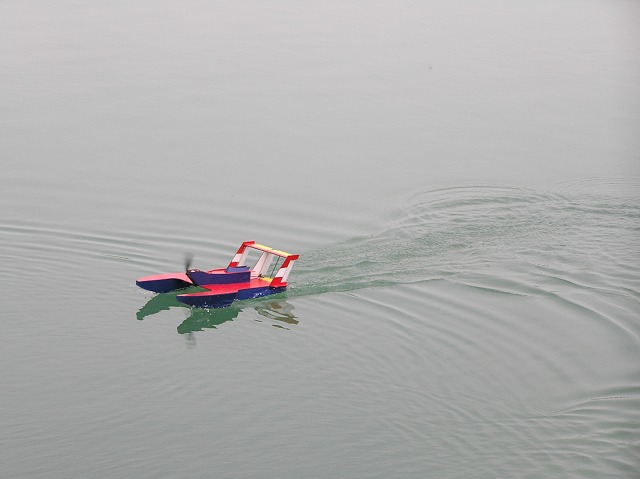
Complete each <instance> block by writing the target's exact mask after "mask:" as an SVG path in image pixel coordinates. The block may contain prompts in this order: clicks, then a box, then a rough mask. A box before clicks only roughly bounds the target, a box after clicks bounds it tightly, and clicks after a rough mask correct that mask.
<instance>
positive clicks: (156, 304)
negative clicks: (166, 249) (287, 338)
mask: <svg viewBox="0 0 640 479" xmlns="http://www.w3.org/2000/svg"><path fill="white" fill-rule="evenodd" d="M183 293H184V290H182V291H178V292H175V293H166V294H158V295H155V296H153V297H152V298H151V299H150V300H149V301H148V302H147V304H145V305H144V306H143V307H142V308H140V310H139V311H138V312H137V314H136V318H137V319H138V320H139V321H142V320H144V319H146V318H147V317H149V316H152V315H154V314H157V313H160V312H162V311H168V310H169V309H170V308H184V309H188V310H189V311H190V314H189V316H188V317H187V318H186V319H185V320H184V321H183V322H182V323H181V324H180V325H179V326H178V327H177V331H178V333H179V334H188V333H193V332H196V331H202V330H204V329H214V328H216V327H217V326H219V325H221V324H222V323H226V322H227V321H233V320H234V319H235V318H236V317H238V315H239V314H240V313H241V312H242V311H243V310H246V309H247V308H248V307H253V309H255V311H257V312H258V314H260V315H261V316H263V317H265V318H268V319H270V320H273V321H278V322H279V323H285V324H287V325H295V324H298V320H297V318H296V316H295V315H294V314H293V309H294V308H293V306H292V305H291V304H289V303H288V302H287V301H286V300H284V299H269V300H255V301H247V302H244V304H243V303H235V304H232V305H231V306H228V307H226V308H217V309H201V308H189V307H188V306H186V305H185V304H183V303H181V302H179V301H178V300H177V299H176V296H177V295H178V294H183ZM240 304H242V306H240ZM256 321H260V320H259V319H256ZM279 323H275V324H273V326H274V327H279V328H286V326H285V325H282V324H279Z"/></svg>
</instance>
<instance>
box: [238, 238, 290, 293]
mask: <svg viewBox="0 0 640 479" xmlns="http://www.w3.org/2000/svg"><path fill="white" fill-rule="evenodd" d="M251 250H257V251H258V252H260V253H261V254H260V257H259V258H258V261H256V264H255V265H254V266H253V267H252V268H251V277H252V278H263V279H270V280H271V283H270V284H269V286H271V287H274V288H279V287H282V286H286V285H287V278H288V277H289V273H290V272H291V269H292V268H293V264H294V263H295V261H296V260H297V259H298V258H299V257H300V255H297V254H291V253H285V252H284V251H280V250H277V249H273V248H270V247H269V246H264V245H261V244H258V243H256V242H255V241H245V242H244V243H242V244H241V245H240V248H238V252H237V253H236V254H235V256H234V257H233V259H232V260H231V262H230V263H229V266H228V268H238V267H240V266H245V262H246V261H247V257H248V255H249V252H250V251H251ZM274 258H275V259H276V264H274V266H273V268H272V271H271V273H273V271H275V270H276V268H278V262H279V261H280V259H281V258H282V259H283V260H284V261H283V262H282V264H281V265H280V266H279V268H278V269H277V273H276V274H275V276H273V278H269V277H268V276H269V268H270V266H271V263H272V262H273V260H274Z"/></svg>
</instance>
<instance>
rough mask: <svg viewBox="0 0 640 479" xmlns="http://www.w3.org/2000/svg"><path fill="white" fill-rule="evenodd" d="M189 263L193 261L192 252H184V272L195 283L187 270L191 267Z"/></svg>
mask: <svg viewBox="0 0 640 479" xmlns="http://www.w3.org/2000/svg"><path fill="white" fill-rule="evenodd" d="M191 263H193V254H192V253H185V254H184V272H185V274H186V275H187V278H189V279H190V280H191V282H192V283H193V284H196V282H195V281H194V280H193V278H192V277H191V274H190V272H189V270H190V269H191Z"/></svg>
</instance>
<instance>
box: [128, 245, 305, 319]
mask: <svg viewBox="0 0 640 479" xmlns="http://www.w3.org/2000/svg"><path fill="white" fill-rule="evenodd" d="M247 249H254V250H258V251H260V252H261V256H260V259H258V261H257V263H256V265H255V266H254V267H253V268H249V267H247V266H241V265H240V264H241V263H243V262H244V261H245V260H246V258H247ZM274 258H284V261H283V263H282V265H280V269H278V271H277V274H276V275H275V276H274V277H273V278H265V277H264V274H265V273H266V271H267V269H268V268H269V265H270V263H271V262H272V260H273V259H274ZM297 259H298V255H297V254H296V255H293V254H289V253H285V252H283V251H279V250H274V249H272V248H269V247H268V246H263V245H258V244H255V243H254V242H253V241H245V242H244V243H242V245H241V246H240V249H238V252H237V253H236V255H235V256H234V258H233V260H232V261H231V263H229V266H228V267H227V268H220V269H212V270H210V271H200V270H197V269H192V270H189V271H187V272H186V273H165V274H156V275H153V276H146V277H144V278H139V279H138V280H137V281H136V284H137V285H138V286H140V287H141V288H144V289H147V290H149V291H153V292H154V293H168V292H170V291H175V290H177V289H183V288H187V287H189V286H199V287H201V288H204V289H205V290H206V291H202V292H197V293H185V294H179V295H178V296H176V299H177V300H178V301H180V302H182V303H185V304H188V305H190V306H197V307H200V308H221V307H224V306H229V305H230V304H231V303H232V302H233V301H236V300H243V299H251V298H258V297H261V296H267V295H271V294H276V293H280V292H283V291H285V290H286V287H287V282H286V280H287V277H288V276H289V272H290V271H291V268H292V267H293V263H294V262H295V261H296V260H297ZM276 266H277V262H276ZM274 269H275V267H274Z"/></svg>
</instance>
